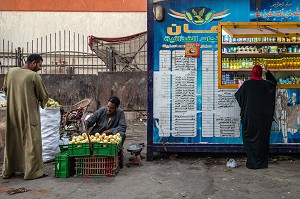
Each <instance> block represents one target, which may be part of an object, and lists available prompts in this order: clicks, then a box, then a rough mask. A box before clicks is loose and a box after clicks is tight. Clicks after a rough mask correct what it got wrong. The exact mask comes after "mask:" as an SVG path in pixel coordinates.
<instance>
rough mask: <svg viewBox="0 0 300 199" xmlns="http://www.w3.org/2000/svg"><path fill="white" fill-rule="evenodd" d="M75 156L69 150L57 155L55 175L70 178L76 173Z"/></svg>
mask: <svg viewBox="0 0 300 199" xmlns="http://www.w3.org/2000/svg"><path fill="white" fill-rule="evenodd" d="M74 173H75V170H74V158H71V157H70V156H69V154H68V151H67V150H66V151H62V152H61V153H59V154H57V155H56V156H55V177H56V178H68V177H70V176H72V175H74Z"/></svg>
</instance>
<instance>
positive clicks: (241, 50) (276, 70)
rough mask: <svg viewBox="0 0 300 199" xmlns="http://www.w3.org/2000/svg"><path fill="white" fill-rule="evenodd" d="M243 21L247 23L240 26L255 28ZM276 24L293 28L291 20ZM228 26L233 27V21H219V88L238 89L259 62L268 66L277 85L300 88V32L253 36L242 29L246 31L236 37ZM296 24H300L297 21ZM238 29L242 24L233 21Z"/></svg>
mask: <svg viewBox="0 0 300 199" xmlns="http://www.w3.org/2000/svg"><path fill="white" fill-rule="evenodd" d="M241 24H242V25H244V26H241V27H243V28H251V27H252V26H251V23H247V26H246V25H245V23H241ZM248 24H249V25H248ZM255 24H258V23H255ZM274 24H275V23H272V22H270V23H264V24H263V25H264V26H268V27H269V26H272V25H274ZM275 25H276V27H277V28H278V27H281V26H282V27H285V25H286V26H287V27H288V28H291V27H293V26H292V25H293V24H291V23H288V24H285V23H276V24H275ZM226 26H228V27H233V26H232V24H230V23H219V37H218V38H219V41H221V42H219V48H218V53H219V54H218V56H219V88H237V87H238V82H239V80H247V79H249V78H250V74H251V69H252V67H253V66H254V65H256V64H260V65H262V66H265V65H266V66H267V67H268V69H269V70H270V71H271V72H272V74H273V75H274V76H275V78H276V79H277V82H278V85H277V87H278V88H300V35H298V33H295V34H292V33H291V34H275V33H274V34H270V35H267V34H255V35H251V34H248V33H246V32H247V31H241V32H244V34H239V35H238V36H239V37H238V38H236V37H234V36H235V35H230V33H228V32H230V31H228V29H227V27H226ZM253 27H257V26H253ZM295 27H299V25H298V24H296V26H295ZM236 28H237V29H238V28H239V23H235V24H234V29H235V30H236ZM243 28H242V30H243ZM260 28H261V27H260ZM276 31H277V30H276ZM297 31H299V30H298V29H297ZM248 32H251V31H248ZM253 32H255V31H253ZM278 32H279V31H277V32H276V33H278ZM242 36H243V37H242Z"/></svg>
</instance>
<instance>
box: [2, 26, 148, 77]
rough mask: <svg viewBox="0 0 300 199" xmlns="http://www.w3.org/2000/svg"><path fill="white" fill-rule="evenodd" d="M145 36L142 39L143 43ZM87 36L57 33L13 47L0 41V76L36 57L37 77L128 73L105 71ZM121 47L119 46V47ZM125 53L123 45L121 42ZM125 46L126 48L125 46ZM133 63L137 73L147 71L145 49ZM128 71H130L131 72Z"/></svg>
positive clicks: (113, 70) (63, 32)
mask: <svg viewBox="0 0 300 199" xmlns="http://www.w3.org/2000/svg"><path fill="white" fill-rule="evenodd" d="M146 37H147V35H145V38H144V39H147V38H146ZM88 40H89V36H84V35H80V34H76V33H71V32H70V31H59V32H58V33H54V34H49V35H46V36H45V37H41V38H37V39H35V40H32V41H30V42H26V45H25V46H16V45H15V44H14V43H13V42H11V41H5V40H4V39H2V40H0V74H5V73H6V72H7V71H8V70H9V68H11V67H16V66H17V67H20V66H22V65H23V64H24V62H25V60H26V58H27V56H28V55H30V54H32V53H38V54H40V55H42V57H43V66H42V71H40V73H41V74H98V73H99V72H107V71H110V72H115V71H130V68H127V67H125V66H122V65H120V66H118V67H115V68H111V67H108V66H107V65H106V64H105V63H104V62H103V61H102V60H101V59H100V58H99V57H98V56H97V55H96V54H95V52H93V51H92V50H91V49H90V47H89V45H88ZM120 45H122V43H121V44H120ZM123 45H124V49H125V45H126V44H125V42H124V44H123ZM127 45H128V44H127ZM135 63H136V64H137V68H138V69H139V71H146V70H147V45H145V46H144V47H143V49H141V50H140V51H139V52H138V54H137V56H136V60H135ZM131 71H132V70H131Z"/></svg>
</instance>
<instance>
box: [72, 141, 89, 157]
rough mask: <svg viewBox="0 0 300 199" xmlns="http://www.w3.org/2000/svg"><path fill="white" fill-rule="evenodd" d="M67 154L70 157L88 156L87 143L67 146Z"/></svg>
mask: <svg viewBox="0 0 300 199" xmlns="http://www.w3.org/2000/svg"><path fill="white" fill-rule="evenodd" d="M68 152H69V156H70V157H77V156H89V155H91V151H90V144H89V143H82V144H69V145H68Z"/></svg>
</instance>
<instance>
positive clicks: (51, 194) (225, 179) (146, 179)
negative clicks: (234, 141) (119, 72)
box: [0, 121, 300, 199]
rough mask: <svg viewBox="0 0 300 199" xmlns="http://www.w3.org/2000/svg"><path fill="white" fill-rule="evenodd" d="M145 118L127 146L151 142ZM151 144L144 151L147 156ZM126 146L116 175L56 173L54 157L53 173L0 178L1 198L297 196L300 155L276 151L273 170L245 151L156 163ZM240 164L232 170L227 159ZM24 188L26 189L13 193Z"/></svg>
mask: <svg viewBox="0 0 300 199" xmlns="http://www.w3.org/2000/svg"><path fill="white" fill-rule="evenodd" d="M144 122H145V121H129V122H128V131H127V140H126V142H125V147H126V146H127V145H128V144H131V143H140V142H144V143H146V125H145V124H144ZM145 153H146V149H144V150H143V151H142V154H143V155H144V156H145ZM130 157H132V156H131V154H130V153H129V152H127V151H125V160H126V166H125V168H124V169H121V170H120V172H119V173H118V174H117V175H116V176H115V177H101V178H75V177H70V178H65V179H59V178H55V177H54V162H50V163H47V164H46V169H47V171H48V172H49V174H50V175H49V177H46V178H41V179H36V180H30V181H25V180H23V179H22V177H16V178H13V179H9V180H3V179H2V178H1V179H0V198H16V199H27V198H28V199H29V198H36V199H37V198H51V199H52V198H53V199H65V198H67V199H82V198H108V199H117V198H121V199H165V198H170V199H179V198H188V199H240V198H246V199H253V198H255V199H266V198H272V199H283V198H284V199H287V198H289V199H298V198H300V190H299V187H300V180H299V179H300V160H299V158H297V157H291V156H276V157H273V158H272V159H271V162H270V164H269V168H268V169H264V170H249V169H247V168H246V167H245V158H244V156H243V155H242V154H227V155H220V154H215V155H213V154H192V155H191V154H166V155H165V154H159V155H156V156H155V159H154V160H153V161H151V162H147V161H145V160H143V161H142V165H140V166H138V165H133V164H131V162H130V161H129V159H130ZM230 157H231V158H234V159H235V160H236V161H237V163H238V167H236V168H233V169H228V168H227V167H226V162H227V160H228V158H230ZM18 188H23V189H21V190H23V191H26V190H27V192H23V193H16V194H14V195H9V194H8V192H9V191H12V190H16V189H18Z"/></svg>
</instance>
